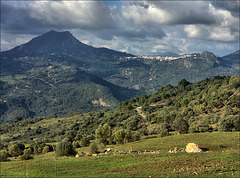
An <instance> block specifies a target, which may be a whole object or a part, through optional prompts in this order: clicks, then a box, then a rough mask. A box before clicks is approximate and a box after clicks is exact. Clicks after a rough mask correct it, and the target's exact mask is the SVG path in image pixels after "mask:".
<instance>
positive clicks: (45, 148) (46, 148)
mask: <svg viewBox="0 0 240 178" xmlns="http://www.w3.org/2000/svg"><path fill="white" fill-rule="evenodd" d="M48 152H50V147H49V146H48V145H46V146H45V147H44V148H43V150H42V153H43V154H45V153H48Z"/></svg>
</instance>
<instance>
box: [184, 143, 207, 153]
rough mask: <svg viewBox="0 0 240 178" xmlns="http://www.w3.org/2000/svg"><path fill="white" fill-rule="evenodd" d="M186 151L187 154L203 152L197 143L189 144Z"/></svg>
mask: <svg viewBox="0 0 240 178" xmlns="http://www.w3.org/2000/svg"><path fill="white" fill-rule="evenodd" d="M185 151H186V152H187V153H199V152H202V151H203V150H202V149H200V148H199V146H198V145H197V144H195V143H188V144H187V146H186V149H185Z"/></svg>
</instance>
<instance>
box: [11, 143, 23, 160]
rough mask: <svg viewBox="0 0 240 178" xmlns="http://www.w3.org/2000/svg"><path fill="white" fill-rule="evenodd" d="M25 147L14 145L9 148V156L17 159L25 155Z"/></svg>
mask: <svg viewBox="0 0 240 178" xmlns="http://www.w3.org/2000/svg"><path fill="white" fill-rule="evenodd" d="M24 149H25V146H24V145H23V144H21V143H14V144H12V145H11V146H10V147H9V154H10V155H11V156H14V157H17V156H19V155H22V154H23V150H24Z"/></svg>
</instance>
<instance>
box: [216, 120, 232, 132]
mask: <svg viewBox="0 0 240 178" xmlns="http://www.w3.org/2000/svg"><path fill="white" fill-rule="evenodd" d="M232 128H233V124H232V122H231V120H230V119H229V118H222V119H220V120H219V121H218V131H220V132H230V131H232Z"/></svg>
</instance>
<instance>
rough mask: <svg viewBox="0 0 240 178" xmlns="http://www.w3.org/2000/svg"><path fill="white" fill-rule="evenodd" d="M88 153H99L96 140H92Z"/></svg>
mask: <svg viewBox="0 0 240 178" xmlns="http://www.w3.org/2000/svg"><path fill="white" fill-rule="evenodd" d="M90 153H92V154H95V153H99V147H98V144H97V142H93V143H92V144H91V146H90Z"/></svg>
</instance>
